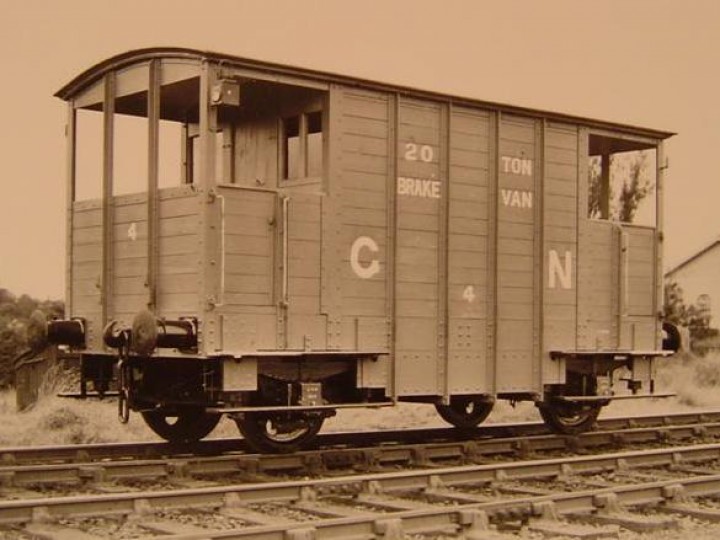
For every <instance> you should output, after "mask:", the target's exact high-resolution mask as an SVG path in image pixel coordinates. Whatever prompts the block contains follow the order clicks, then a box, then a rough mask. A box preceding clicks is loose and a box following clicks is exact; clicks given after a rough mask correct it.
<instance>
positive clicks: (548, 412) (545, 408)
mask: <svg viewBox="0 0 720 540" xmlns="http://www.w3.org/2000/svg"><path fill="white" fill-rule="evenodd" d="M603 405H604V404H603V403H588V404H584V405H580V404H577V403H560V402H557V401H551V402H549V403H548V402H545V403H540V404H538V409H540V416H542V419H543V420H544V421H545V424H546V425H547V426H548V427H549V428H550V429H551V430H552V431H554V432H555V433H561V434H564V435H577V434H579V433H583V432H585V431H588V430H590V429H591V428H592V426H593V424H594V423H595V421H596V420H597V417H598V415H599V414H600V409H602V408H603Z"/></svg>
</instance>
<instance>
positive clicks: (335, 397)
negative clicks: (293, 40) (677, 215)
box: [48, 48, 672, 452]
mask: <svg viewBox="0 0 720 540" xmlns="http://www.w3.org/2000/svg"><path fill="white" fill-rule="evenodd" d="M57 96H58V97H60V98H61V99H63V100H65V101H66V102H67V104H68V116H67V129H66V133H67V177H68V190H67V265H66V274H67V280H66V283H67V291H66V302H67V309H68V316H67V319H65V320H56V321H51V322H49V323H48V336H49V339H50V341H51V342H53V343H55V344H63V345H65V346H68V347H70V348H71V349H72V350H74V351H76V352H77V353H78V354H79V355H80V356H81V371H82V381H81V394H82V395H83V396H91V395H95V394H96V393H99V394H101V395H102V394H104V393H105V392H106V391H107V390H108V389H116V390H117V391H118V393H119V398H118V402H119V413H120V417H121V419H122V420H123V421H127V419H128V417H129V414H130V411H136V412H139V413H140V414H141V415H142V417H143V418H144V420H145V422H146V423H147V424H148V425H149V427H150V428H151V429H152V430H154V431H155V432H156V433H157V434H158V435H160V436H161V437H163V438H165V439H167V440H169V441H174V442H192V441H196V440H199V439H201V438H203V437H205V436H206V435H208V434H209V433H210V431H212V429H213V428H214V427H215V426H216V425H217V423H218V421H219V419H220V418H221V416H222V415H229V416H230V417H231V418H233V419H234V420H235V421H236V422H237V424H238V427H239V429H240V431H241V433H242V434H243V435H244V437H245V438H246V439H247V441H248V443H250V444H251V445H252V446H253V447H255V448H256V449H258V450H260V451H270V452H273V451H280V452H282V451H292V450H295V449H298V448H302V447H304V446H306V445H308V444H309V443H310V442H311V441H312V439H313V437H314V436H315V435H316V434H317V432H318V431H319V430H320V427H321V425H322V423H323V420H324V419H325V418H327V417H329V416H331V415H333V414H335V412H336V411H337V410H338V409H341V408H348V407H386V406H392V405H394V404H396V403H397V402H399V401H414V402H423V403H429V404H433V405H434V406H435V407H436V408H437V411H438V413H439V414H440V415H441V416H442V418H443V419H445V420H446V421H447V422H449V423H450V424H452V425H454V426H456V427H458V428H461V429H470V428H473V427H474V426H476V425H477V424H479V423H480V422H482V421H483V420H484V419H485V418H486V417H487V415H488V414H489V413H490V411H491V409H492V406H493V403H494V402H495V401H496V400H497V399H505V400H511V401H513V402H515V401H532V402H534V403H535V404H536V405H537V406H538V408H539V411H540V413H541V415H542V417H543V418H544V420H545V422H546V423H547V424H548V425H549V426H550V427H551V428H553V429H554V430H556V431H559V432H563V433H577V432H580V431H582V430H585V429H589V428H590V427H591V426H592V424H593V423H594V421H595V419H596V417H597V415H598V412H599V411H600V409H601V408H602V407H603V406H604V405H606V404H608V403H609V402H610V400H612V399H616V398H618V397H621V395H620V394H622V397H627V396H633V397H637V396H651V395H657V394H655V393H654V390H655V389H654V385H653V375H654V368H653V362H654V360H655V359H656V358H658V357H660V356H663V355H667V354H670V353H671V352H672V351H670V350H664V349H663V321H662V320H661V313H660V312H661V309H662V291H661V279H660V278H661V273H660V268H661V241H662V233H661V225H662V213H661V206H660V200H661V194H662V177H663V163H664V157H663V141H664V140H665V139H666V138H668V137H669V136H670V135H671V133H668V132H665V131H658V130H653V129H646V128H638V127H633V126H628V125H621V124H617V123H611V122H603V121H598V120H590V119H585V118H579V117H575V116H570V115H565V114H557V113H551V112H544V111H538V110H532V109H527V108H521V107H511V106H506V105H501V104H496V103H489V102H483V101H478V100H474V99H467V98H461V97H455V96H450V95H442V94H439V93H432V92H425V91H419V90H415V89H410V88H404V87H398V86H393V85H390V84H383V83H377V82H371V81H365V80H358V79H356V78H351V77H345V76H340V75H334V74H328V73H321V72H316V71H310V70H306V69H299V68H294V67H288V66H281V65H276V64H270V63H266V62H259V61H253V60H247V59H243V58H237V57H234V56H227V55H221V54H216V53H208V52H201V51H195V50H189V49H170V48H157V49H145V50H139V51H133V52H129V53H125V54H121V55H118V56H115V57H113V58H110V59H108V60H106V61H104V62H102V63H100V64H97V65H95V66H93V67H91V68H90V69H88V70H87V71H85V72H84V73H82V74H80V75H79V76H78V77H76V78H75V79H73V80H72V81H71V82H70V83H68V84H67V85H66V86H64V87H63V88H62V89H60V90H59V91H58V93H57ZM666 342H667V339H666ZM666 345H667V343H666ZM619 390H622V392H619Z"/></svg>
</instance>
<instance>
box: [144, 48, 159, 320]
mask: <svg viewBox="0 0 720 540" xmlns="http://www.w3.org/2000/svg"><path fill="white" fill-rule="evenodd" d="M160 69H161V67H160V61H159V60H152V61H151V62H150V73H149V77H150V80H149V86H148V98H147V109H148V148H147V151H148V177H147V191H148V193H147V258H148V267H147V281H146V285H147V293H148V297H147V307H148V309H149V310H151V311H155V310H156V309H157V271H158V257H159V254H158V249H159V246H158V225H159V216H158V211H159V208H158V206H159V202H158V167H159V137H160V127H159V123H160V74H161V72H160Z"/></svg>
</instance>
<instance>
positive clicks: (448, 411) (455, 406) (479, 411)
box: [435, 396, 493, 429]
mask: <svg viewBox="0 0 720 540" xmlns="http://www.w3.org/2000/svg"><path fill="white" fill-rule="evenodd" d="M435 408H436V409H437V412H438V414H439V415H440V417H441V418H442V419H443V420H445V421H446V422H447V423H448V424H452V425H453V426H455V427H456V428H460V429H472V428H474V427H476V426H477V425H478V424H480V422H482V421H483V420H485V419H486V418H487V417H488V415H489V414H490V411H492V408H493V402H492V401H490V400H488V399H487V398H484V397H482V396H452V397H451V398H450V405H442V404H440V403H436V404H435Z"/></svg>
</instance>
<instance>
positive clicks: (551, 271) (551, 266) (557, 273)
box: [548, 249, 572, 289]
mask: <svg viewBox="0 0 720 540" xmlns="http://www.w3.org/2000/svg"><path fill="white" fill-rule="evenodd" d="M557 281H559V282H560V286H561V287H562V288H563V289H571V288H572V253H570V252H569V251H566V252H565V261H564V262H563V263H561V262H560V256H559V255H558V252H557V251H555V250H554V249H551V250H550V252H549V253H548V287H550V288H551V289H555V288H556V287H557V285H556V283H557Z"/></svg>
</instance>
